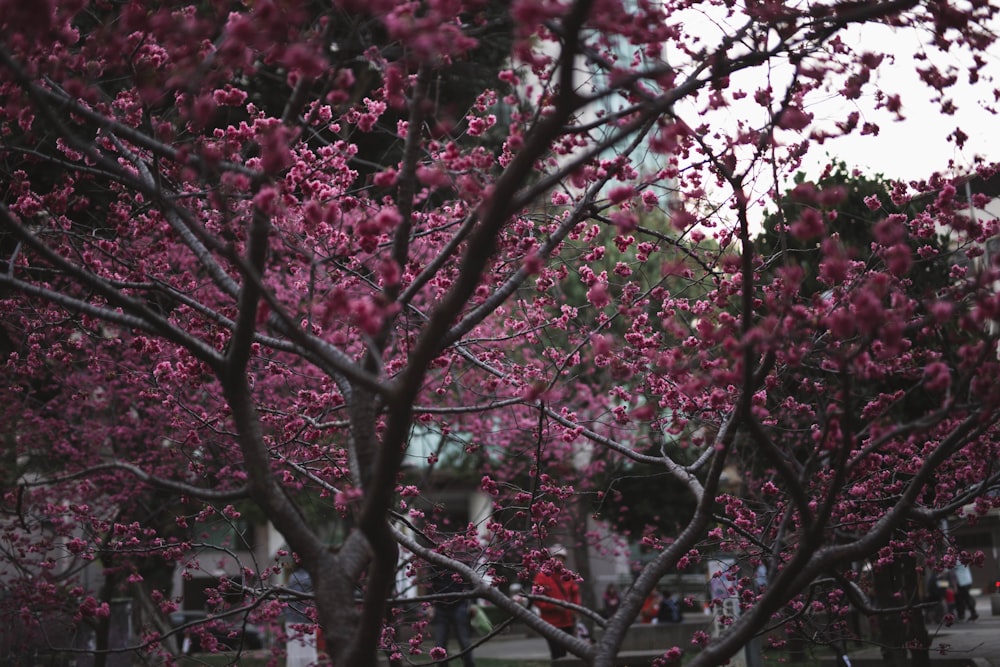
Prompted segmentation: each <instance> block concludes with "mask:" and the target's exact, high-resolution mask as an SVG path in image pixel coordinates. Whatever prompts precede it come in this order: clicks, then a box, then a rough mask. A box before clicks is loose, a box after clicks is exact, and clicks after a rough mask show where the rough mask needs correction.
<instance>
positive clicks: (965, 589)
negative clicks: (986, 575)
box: [955, 563, 979, 621]
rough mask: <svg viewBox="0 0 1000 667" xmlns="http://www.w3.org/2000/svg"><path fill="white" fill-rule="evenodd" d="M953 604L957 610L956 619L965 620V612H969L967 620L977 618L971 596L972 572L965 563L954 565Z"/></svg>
mask: <svg viewBox="0 0 1000 667" xmlns="http://www.w3.org/2000/svg"><path fill="white" fill-rule="evenodd" d="M955 587H956V588H957V589H958V590H957V592H956V593H955V606H956V608H957V609H956V610H957V612H958V620H960V621H963V620H965V612H966V611H968V612H969V620H970V621H974V620H976V619H977V618H979V614H977V613H976V601H975V600H974V599H973V598H972V594H971V590H972V572H971V571H970V570H969V566H968V565H966V564H965V563H959V564H958V565H956V566H955Z"/></svg>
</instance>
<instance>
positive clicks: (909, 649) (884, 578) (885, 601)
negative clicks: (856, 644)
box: [873, 556, 930, 667]
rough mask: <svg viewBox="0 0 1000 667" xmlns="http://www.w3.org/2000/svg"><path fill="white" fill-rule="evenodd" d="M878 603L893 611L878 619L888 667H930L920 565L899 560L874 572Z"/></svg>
mask: <svg viewBox="0 0 1000 667" xmlns="http://www.w3.org/2000/svg"><path fill="white" fill-rule="evenodd" d="M873 583H874V586H875V599H876V602H877V603H878V606H879V607H880V608H883V609H897V610H898V609H899V608H900V607H906V609H905V610H904V611H890V612H887V613H883V614H881V615H880V616H879V618H878V639H879V642H880V643H881V645H882V659H883V662H884V664H885V665H886V666H887V667H929V665H930V651H929V650H928V647H929V646H930V638H929V637H928V634H927V627H926V626H925V625H924V614H923V610H922V609H921V608H920V607H919V604H920V603H921V602H922V600H921V598H920V575H919V574H918V573H917V570H916V561H915V560H914V559H913V558H911V557H908V556H902V557H897V558H896V559H895V560H894V561H893V562H892V563H891V564H889V565H885V566H882V567H880V568H878V569H877V570H875V571H874V573H873Z"/></svg>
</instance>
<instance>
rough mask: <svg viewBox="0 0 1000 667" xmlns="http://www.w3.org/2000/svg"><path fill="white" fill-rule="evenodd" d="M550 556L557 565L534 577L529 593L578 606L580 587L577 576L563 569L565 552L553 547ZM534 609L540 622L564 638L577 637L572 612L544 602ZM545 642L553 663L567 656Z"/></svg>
mask: <svg viewBox="0 0 1000 667" xmlns="http://www.w3.org/2000/svg"><path fill="white" fill-rule="evenodd" d="M549 552H550V553H551V554H552V556H553V558H556V559H557V560H558V562H557V563H554V564H553V566H552V569H551V571H550V572H549V573H548V574H547V573H546V572H544V571H543V572H539V573H538V574H537V575H536V576H535V581H534V587H533V590H532V592H533V593H535V594H536V595H544V596H546V597H550V598H554V599H556V600H563V601H565V602H569V603H572V604H576V605H578V604H580V586H579V585H578V584H577V583H576V575H575V574H573V573H572V572H570V571H569V570H567V569H566V567H565V565H566V553H565V551H563V550H562V548H560V547H553V548H552V549H550V550H549ZM535 606H537V607H538V611H539V615H540V616H541V617H542V620H543V621H545V622H547V623H551V624H552V625H554V626H556V627H557V628H559V629H560V630H562V631H563V632H565V633H567V634H570V635H575V634H576V614H575V612H573V611H572V610H571V609H568V608H566V607H565V606H563V605H561V604H555V603H553V602H548V601H545V600H535ZM545 641H547V642H548V644H549V653H550V654H551V655H552V659H553V660H555V659H556V658H561V657H562V656H564V655H566V648H565V647H563V646H562V645H561V644H559V643H557V642H554V641H552V640H551V639H549V638H548V637H546V638H545Z"/></svg>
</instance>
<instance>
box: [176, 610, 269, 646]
mask: <svg viewBox="0 0 1000 667" xmlns="http://www.w3.org/2000/svg"><path fill="white" fill-rule="evenodd" d="M170 623H171V625H173V626H174V628H181V627H184V628H185V629H184V630H183V632H182V633H181V653H184V654H185V655H187V654H189V653H205V652H210V651H211V650H212V647H211V646H210V645H206V644H210V642H209V641H206V640H207V639H208V638H209V637H211V639H212V642H214V644H215V650H216V651H253V650H256V649H261V648H264V633H263V631H262V630H261V629H260V627H258V626H256V625H254V624H253V623H244V622H243V619H242V618H241V617H240V616H234V617H231V618H230V617H223V618H214V619H211V620H210V619H209V616H208V614H207V613H205V612H204V611H198V610H193V609H185V610H181V611H175V612H174V613H172V614H170ZM188 626H189V627H188Z"/></svg>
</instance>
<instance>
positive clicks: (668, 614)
mask: <svg viewBox="0 0 1000 667" xmlns="http://www.w3.org/2000/svg"><path fill="white" fill-rule="evenodd" d="M683 620H684V615H683V614H682V613H681V604H680V601H679V600H677V598H675V597H674V594H673V593H672V592H671V591H669V590H664V591H663V596H662V597H661V598H660V607H659V609H658V610H657V612H656V622H657V623H680V622H681V621H683Z"/></svg>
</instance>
